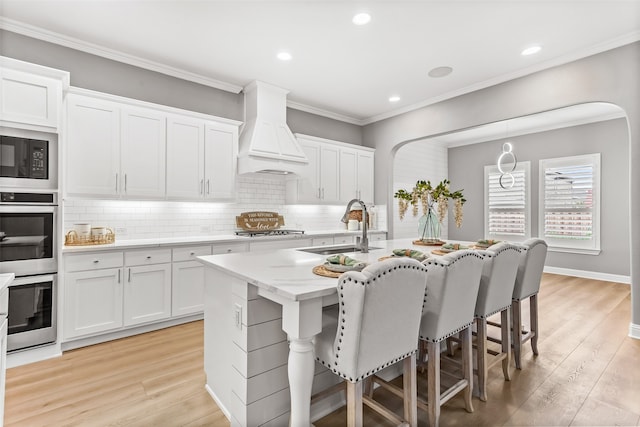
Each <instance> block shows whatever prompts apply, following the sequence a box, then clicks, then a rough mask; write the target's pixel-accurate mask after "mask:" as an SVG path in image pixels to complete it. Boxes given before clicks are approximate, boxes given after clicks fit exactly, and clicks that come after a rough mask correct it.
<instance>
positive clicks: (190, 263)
mask: <svg viewBox="0 0 640 427" xmlns="http://www.w3.org/2000/svg"><path fill="white" fill-rule="evenodd" d="M172 253H173V256H172V259H173V271H172V273H171V284H172V286H171V315H172V316H174V317H177V316H184V315H188V314H195V313H199V312H202V311H203V310H204V264H202V263H201V262H199V261H196V257H199V256H203V255H211V245H202V246H189V247H180V248H173V250H172Z"/></svg>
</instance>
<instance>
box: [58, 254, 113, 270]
mask: <svg viewBox="0 0 640 427" xmlns="http://www.w3.org/2000/svg"><path fill="white" fill-rule="evenodd" d="M122 261H123V255H122V252H97V253H90V254H77V255H66V256H65V260H64V271H67V272H70V271H85V270H98V269H102V268H117V267H122Z"/></svg>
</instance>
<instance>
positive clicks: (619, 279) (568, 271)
mask: <svg viewBox="0 0 640 427" xmlns="http://www.w3.org/2000/svg"><path fill="white" fill-rule="evenodd" d="M544 272H545V273H552V274H561V275H563V276H574V277H582V278H585V279H593V280H604V281H607V282H616V283H625V284H627V285H630V284H631V276H623V275H621V274H610V273H601V272H599V271H586V270H574V269H572V268H560V267H549V266H545V267H544Z"/></svg>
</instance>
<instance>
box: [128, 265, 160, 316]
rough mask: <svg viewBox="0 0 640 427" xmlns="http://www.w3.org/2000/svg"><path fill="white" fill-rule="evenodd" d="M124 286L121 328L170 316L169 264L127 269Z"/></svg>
mask: <svg viewBox="0 0 640 427" xmlns="http://www.w3.org/2000/svg"><path fill="white" fill-rule="evenodd" d="M125 270H126V275H127V280H126V282H125V284H124V325H125V326H131V325H137V324H140V323H146V322H152V321H155V320H162V319H166V318H168V317H170V316H171V264H155V265H141V266H136V267H127V268H126V269H125Z"/></svg>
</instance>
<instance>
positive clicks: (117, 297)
mask: <svg viewBox="0 0 640 427" xmlns="http://www.w3.org/2000/svg"><path fill="white" fill-rule="evenodd" d="M120 254H122V253H121V252H120ZM120 259H122V256H121V257H120ZM64 284H65V289H64V309H63V313H64V318H63V323H64V334H63V335H64V338H65V339H69V338H76V337H80V336H84V335H93V334H98V333H101V332H107V331H111V330H114V329H119V328H121V327H122V268H106V269H98V270H88V271H77V272H68V273H66V274H65V279H64Z"/></svg>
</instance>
